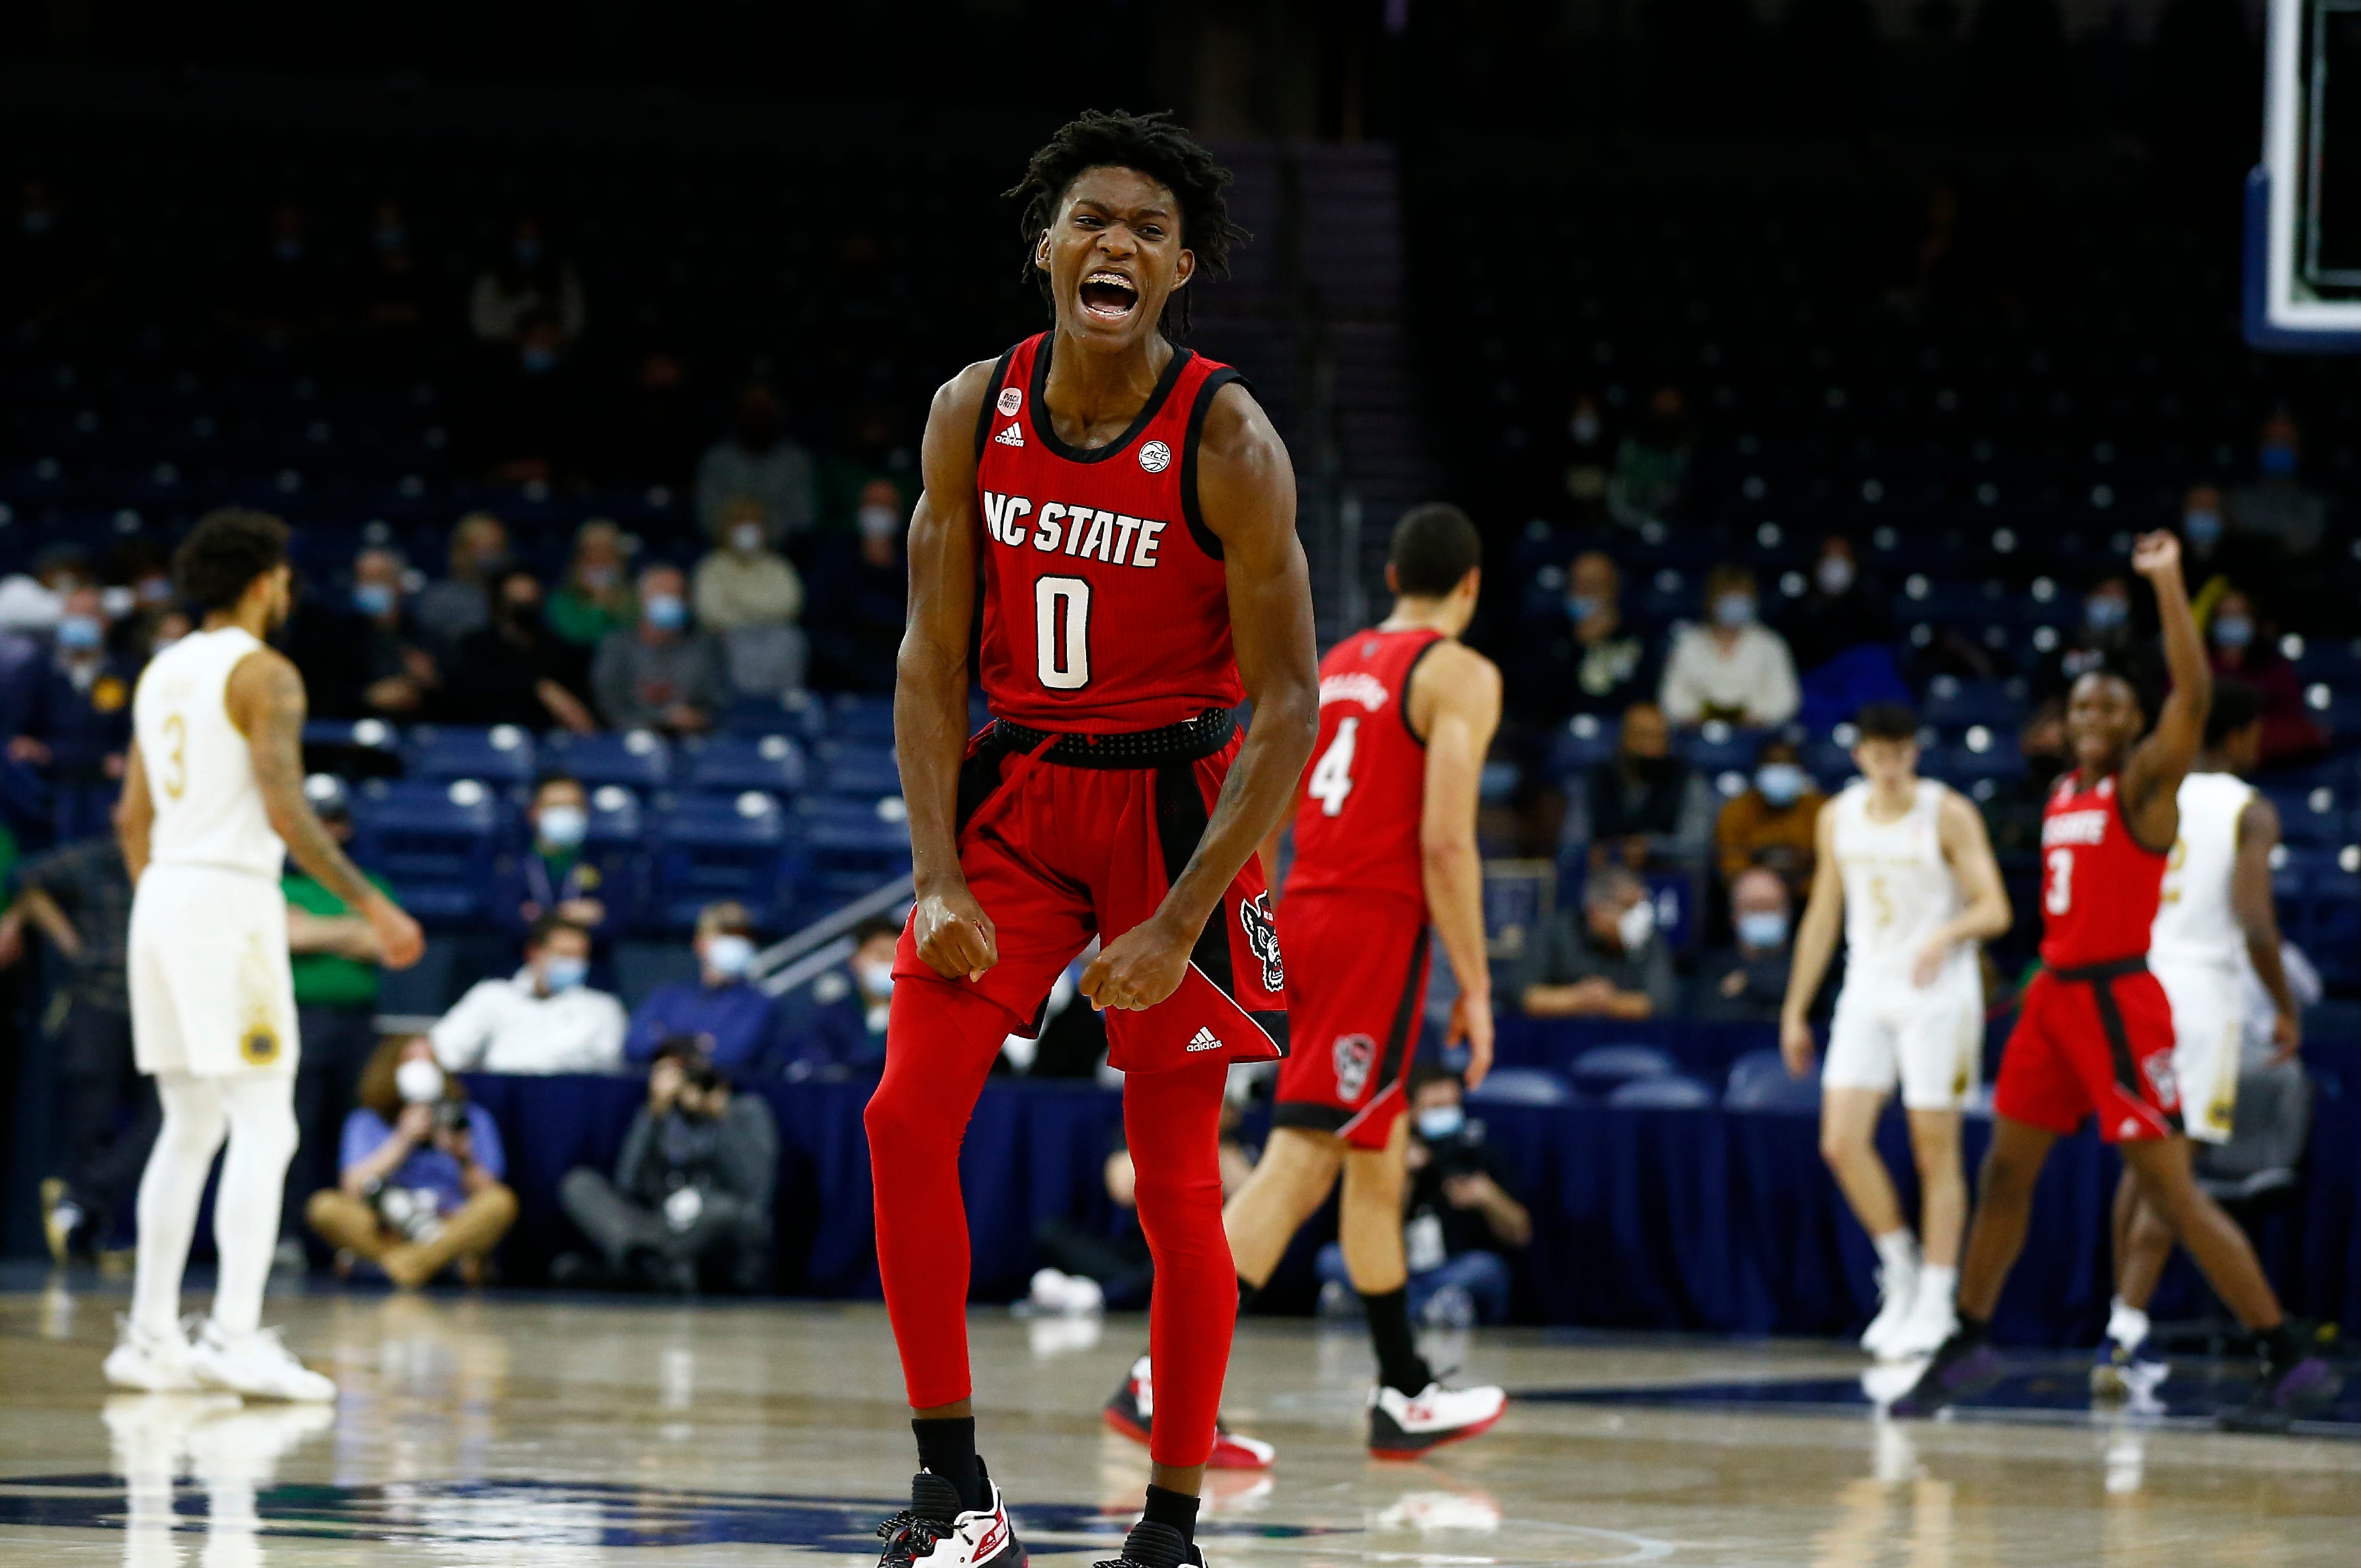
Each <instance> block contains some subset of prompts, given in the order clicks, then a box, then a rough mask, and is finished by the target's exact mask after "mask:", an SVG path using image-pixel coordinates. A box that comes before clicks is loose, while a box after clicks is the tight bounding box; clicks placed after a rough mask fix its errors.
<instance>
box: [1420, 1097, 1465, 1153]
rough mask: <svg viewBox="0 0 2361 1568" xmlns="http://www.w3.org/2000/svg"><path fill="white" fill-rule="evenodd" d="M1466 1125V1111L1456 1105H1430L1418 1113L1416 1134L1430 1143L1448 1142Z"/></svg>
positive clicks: (1462, 1130) (1463, 1129)
mask: <svg viewBox="0 0 2361 1568" xmlns="http://www.w3.org/2000/svg"><path fill="white" fill-rule="evenodd" d="M1466 1126H1467V1112H1466V1109H1465V1108H1464V1107H1461V1106H1457V1105H1430V1106H1428V1107H1427V1108H1426V1109H1425V1110H1423V1111H1421V1112H1420V1113H1418V1135H1419V1136H1420V1137H1422V1138H1424V1139H1425V1140H1426V1141H1427V1142H1428V1143H1431V1144H1443V1143H1449V1142H1450V1141H1451V1140H1452V1139H1454V1138H1455V1137H1457V1136H1458V1135H1460V1134H1461V1133H1462V1132H1464V1131H1466Z"/></svg>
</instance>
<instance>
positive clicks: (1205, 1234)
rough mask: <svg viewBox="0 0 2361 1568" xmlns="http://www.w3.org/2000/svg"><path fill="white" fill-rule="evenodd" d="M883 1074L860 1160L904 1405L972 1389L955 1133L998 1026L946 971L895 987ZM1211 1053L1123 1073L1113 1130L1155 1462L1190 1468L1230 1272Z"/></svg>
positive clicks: (1223, 1360) (1201, 1441)
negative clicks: (1119, 1148)
mask: <svg viewBox="0 0 2361 1568" xmlns="http://www.w3.org/2000/svg"><path fill="white" fill-rule="evenodd" d="M893 1009H894V1010H893V1014H892V1018H891V1022H890V1023H889V1024H888V1025H887V1029H886V1045H885V1075H884V1079H883V1080H880V1081H879V1083H878V1085H877V1092H876V1093H875V1094H874V1095H873V1096H871V1097H870V1101H869V1110H868V1113H867V1115H866V1117H865V1120H866V1122H867V1124H868V1128H869V1170H870V1178H871V1180H872V1182H873V1186H874V1188H875V1191H876V1205H877V1266H878V1271H879V1273H880V1274H881V1275H882V1276H883V1277H884V1283H885V1310H886V1313H887V1315H888V1316H889V1317H891V1318H892V1319H893V1322H894V1339H895V1345H896V1346H897V1347H898V1348H899V1349H900V1351H901V1353H902V1377H903V1381H904V1383H905V1384H906V1386H907V1387H908V1390H909V1398H910V1405H911V1408H912V1409H920V1410H926V1409H936V1408H938V1407H939V1406H943V1405H948V1404H951V1403H954V1402H955V1401H957V1400H960V1399H964V1398H967V1397H968V1395H969V1394H970V1393H971V1392H972V1387H971V1384H970V1380H969V1374H968V1356H967V1288H968V1261H969V1254H968V1234H967V1206H966V1203H965V1201H964V1200H963V1199H962V1198H961V1194H960V1182H959V1149H960V1140H961V1138H962V1137H963V1136H964V1135H966V1132H967V1123H968V1117H969V1114H970V1113H972V1111H973V1110H974V1109H975V1100H976V1096H977V1095H978V1094H979V1093H981V1092H982V1091H983V1080H984V1077H985V1075H986V1074H987V1073H989V1072H990V1071H991V1069H992V1061H993V1058H994V1056H995V1055H997V1054H998V1053H999V1050H1000V1045H1001V1041H1002V1040H1003V1039H1005V1037H1006V1036H1007V1034H1008V1032H1009V1030H1010V1029H1011V1028H1012V1027H1013V1026H1014V1025H1013V1024H1012V1022H1011V1020H1010V1017H1009V1015H1008V1014H1007V1013H1006V1011H1005V1010H1004V1009H1002V1008H1001V1007H1000V1006H999V1005H998V1004H996V1003H991V1002H987V1001H985V1000H984V999H983V997H981V996H978V995H976V994H975V993H974V992H972V991H969V990H966V989H965V988H963V987H961V986H960V985H957V984H955V983H952V982H950V981H930V980H921V979H909V978H905V979H902V980H899V981H895V986H894V1003H893ZM1227 1078H1228V1070H1227V1068H1226V1065H1225V1064H1224V1063H1223V1062H1221V1061H1219V1060H1213V1061H1207V1062H1202V1063H1195V1064H1192V1065H1191V1066H1189V1067H1185V1068H1180V1069H1175V1070H1173V1071H1170V1072H1157V1073H1135V1074H1133V1075H1131V1076H1130V1077H1129V1078H1127V1079H1126V1080H1125V1082H1124V1091H1123V1123H1124V1132H1125V1135H1126V1139H1127V1140H1128V1142H1129V1144H1130V1146H1131V1157H1132V1163H1133V1165H1134V1167H1135V1168H1137V1172H1138V1201H1139V1223H1140V1229H1142V1230H1143V1231H1145V1232H1146V1233H1147V1234H1148V1251H1149V1253H1150V1254H1151V1255H1153V1256H1154V1258H1155V1261H1156V1288H1155V1294H1154V1296H1153V1298H1152V1299H1151V1301H1150V1304H1149V1310H1148V1347H1149V1354H1151V1355H1152V1356H1153V1357H1154V1358H1155V1364H1156V1419H1155V1441H1154V1442H1153V1443H1152V1444H1151V1445H1150V1449H1149V1452H1150V1453H1151V1455H1152V1456H1153V1457H1154V1458H1155V1460H1156V1462H1157V1463H1158V1464H1170V1465H1177V1466H1188V1465H1195V1464H1204V1463H1205V1461H1206V1459H1207V1457H1208V1456H1210V1455H1211V1454H1212V1453H1213V1419H1214V1415H1215V1413H1216V1411H1217V1410H1218V1409H1220V1407H1221V1402H1222V1376H1223V1374H1224V1372H1225V1371H1226V1370H1227V1368H1228V1366H1229V1360H1230V1331H1231V1330H1232V1328H1234V1327H1235V1322H1236V1317H1237V1312H1236V1301H1237V1279H1236V1275H1235V1271H1234V1269H1233V1266H1232V1265H1231V1262H1230V1243H1229V1238H1228V1237H1227V1236H1226V1235H1224V1234H1223V1231H1222V1173H1221V1163H1220V1159H1219V1157H1218V1153H1217V1151H1218V1149H1219V1146H1220V1136H1221V1120H1222V1091H1223V1087H1224V1082H1225V1081H1226V1080H1227Z"/></svg>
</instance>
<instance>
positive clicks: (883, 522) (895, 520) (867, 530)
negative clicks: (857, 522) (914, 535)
mask: <svg viewBox="0 0 2361 1568" xmlns="http://www.w3.org/2000/svg"><path fill="white" fill-rule="evenodd" d="M901 525H902V520H901V518H900V516H899V515H898V514H896V513H895V510H894V509H893V508H892V507H883V506H876V507H862V509H861V536H862V538H864V539H889V538H891V537H893V535H894V533H895V531H896V530H898V529H899V528H900V527H901Z"/></svg>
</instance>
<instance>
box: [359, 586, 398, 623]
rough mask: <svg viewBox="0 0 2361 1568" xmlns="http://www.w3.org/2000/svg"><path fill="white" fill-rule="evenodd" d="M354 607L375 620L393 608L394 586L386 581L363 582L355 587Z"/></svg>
mask: <svg viewBox="0 0 2361 1568" xmlns="http://www.w3.org/2000/svg"><path fill="white" fill-rule="evenodd" d="M353 608H354V609H357V610H359V611H360V612H361V613H362V614H363V615H366V616H368V617H369V618H370V619H372V620H374V619H376V618H377V617H378V616H380V615H383V614H384V613H385V612H386V611H387V610H390V609H392V608H393V588H392V587H391V585H390V584H386V583H362V584H359V585H357V587H354V589H353Z"/></svg>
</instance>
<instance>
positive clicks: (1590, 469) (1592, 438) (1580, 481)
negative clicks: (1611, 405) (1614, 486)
mask: <svg viewBox="0 0 2361 1568" xmlns="http://www.w3.org/2000/svg"><path fill="white" fill-rule="evenodd" d="M1565 436H1566V459H1565V494H1566V499H1568V500H1571V501H1572V502H1573V503H1574V518H1575V521H1576V522H1577V523H1591V522H1596V521H1598V520H1599V519H1600V518H1601V517H1602V516H1604V515H1605V513H1606V510H1607V470H1608V466H1609V462H1610V461H1611V460H1612V458H1613V448H1612V447H1610V446H1609V444H1608V443H1607V422H1606V421H1605V420H1604V419H1602V418H1601V417H1600V416H1599V411H1598V399H1597V398H1595V397H1593V396H1592V395H1591V394H1589V393H1588V392H1584V393H1582V394H1581V395H1580V396H1578V397H1576V399H1575V400H1574V411H1573V412H1572V413H1570V414H1568V415H1567V416H1566V421H1565Z"/></svg>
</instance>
